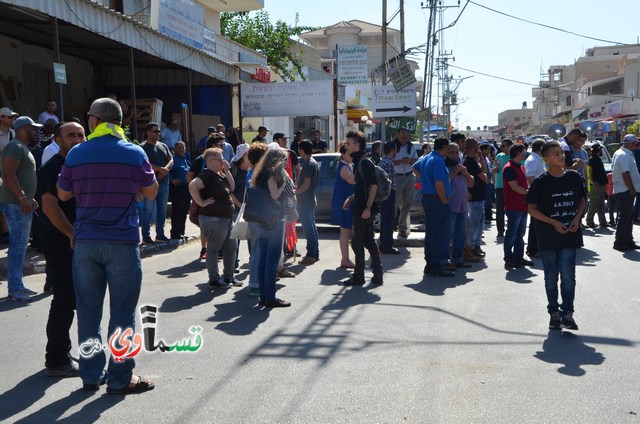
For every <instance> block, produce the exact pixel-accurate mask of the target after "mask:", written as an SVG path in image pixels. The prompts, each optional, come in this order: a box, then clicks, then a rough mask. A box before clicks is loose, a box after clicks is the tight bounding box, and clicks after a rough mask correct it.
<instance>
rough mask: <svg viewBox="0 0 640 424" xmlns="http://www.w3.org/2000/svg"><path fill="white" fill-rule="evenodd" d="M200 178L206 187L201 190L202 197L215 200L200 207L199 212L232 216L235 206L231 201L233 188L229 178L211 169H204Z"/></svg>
mask: <svg viewBox="0 0 640 424" xmlns="http://www.w3.org/2000/svg"><path fill="white" fill-rule="evenodd" d="M198 178H199V179H200V181H202V183H203V184H204V188H203V189H201V190H200V196H201V197H202V199H203V200H206V199H211V198H213V199H214V200H215V201H214V202H213V204H211V205H207V206H205V207H204V208H203V207H200V208H198V213H199V214H200V215H205V216H217V217H220V218H231V217H232V216H233V212H234V210H235V207H234V206H233V202H232V201H231V188H230V187H229V182H228V181H227V178H226V177H224V176H222V175H220V174H219V173H217V172H213V171H212V170H210V169H205V170H204V171H202V172H201V173H200V174H199V175H198Z"/></svg>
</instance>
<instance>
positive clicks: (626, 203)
mask: <svg viewBox="0 0 640 424" xmlns="http://www.w3.org/2000/svg"><path fill="white" fill-rule="evenodd" d="M637 143H638V139H637V138H636V136H635V135H633V134H627V135H625V136H624V139H623V140H622V144H621V146H620V148H619V149H618V150H617V151H616V152H615V153H614V155H613V160H612V163H611V173H612V177H613V195H614V196H615V198H616V205H617V206H618V226H617V228H616V238H615V241H614V242H613V248H614V249H615V250H619V251H621V252H624V251H628V250H633V249H640V246H638V245H637V244H635V242H634V241H633V200H634V199H635V197H636V193H637V192H639V191H640V173H638V167H637V166H636V160H635V159H634V157H633V149H635V147H636V144H637Z"/></svg>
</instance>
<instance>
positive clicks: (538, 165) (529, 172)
mask: <svg viewBox="0 0 640 424" xmlns="http://www.w3.org/2000/svg"><path fill="white" fill-rule="evenodd" d="M545 172H546V170H545V169H544V162H543V161H542V158H541V157H540V155H539V154H537V153H531V154H530V155H529V157H528V158H527V160H525V161H524V173H525V175H526V176H527V177H533V178H538V177H539V176H540V175H542V174H544V173H545Z"/></svg>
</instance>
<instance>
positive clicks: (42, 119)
mask: <svg viewBox="0 0 640 424" xmlns="http://www.w3.org/2000/svg"><path fill="white" fill-rule="evenodd" d="M49 119H53V120H54V121H56V124H57V123H58V121H59V120H58V117H57V116H56V115H54V114H52V113H49V112H47V111H46V110H45V111H44V112H42V113H41V114H40V115H38V123H40V124H45V123H46V122H47V121H48V120H49Z"/></svg>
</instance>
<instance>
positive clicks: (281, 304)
mask: <svg viewBox="0 0 640 424" xmlns="http://www.w3.org/2000/svg"><path fill="white" fill-rule="evenodd" d="M264 306H266V307H267V308H287V307H289V306H291V302H285V301H284V300H282V299H274V300H267V301H266V302H265V304H264Z"/></svg>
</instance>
